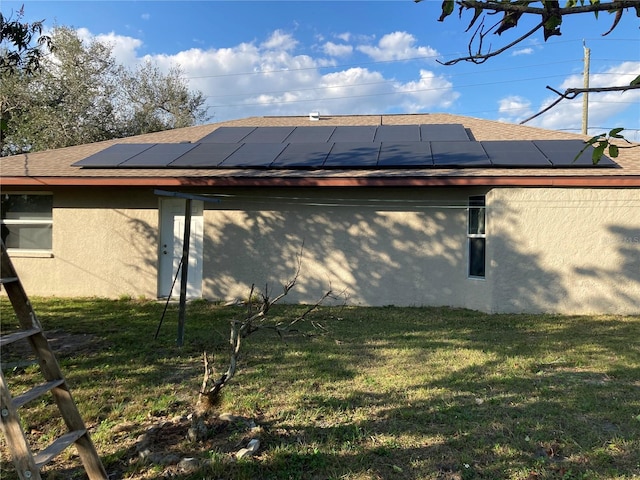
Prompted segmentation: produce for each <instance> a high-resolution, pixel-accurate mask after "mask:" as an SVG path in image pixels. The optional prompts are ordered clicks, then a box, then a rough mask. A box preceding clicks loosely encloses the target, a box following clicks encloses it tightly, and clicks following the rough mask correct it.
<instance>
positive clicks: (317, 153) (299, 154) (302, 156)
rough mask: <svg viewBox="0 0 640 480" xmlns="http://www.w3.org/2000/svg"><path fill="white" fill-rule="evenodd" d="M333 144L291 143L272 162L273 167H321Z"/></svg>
mask: <svg viewBox="0 0 640 480" xmlns="http://www.w3.org/2000/svg"><path fill="white" fill-rule="evenodd" d="M332 146H333V144H331V143H326V142H323V143H290V144H289V146H288V147H287V148H285V149H284V151H283V152H282V153H281V154H280V155H279V156H278V158H276V159H275V161H274V162H273V163H272V164H271V167H272V168H320V167H322V165H323V164H324V161H325V159H326V158H327V155H329V151H330V150H331V147H332Z"/></svg>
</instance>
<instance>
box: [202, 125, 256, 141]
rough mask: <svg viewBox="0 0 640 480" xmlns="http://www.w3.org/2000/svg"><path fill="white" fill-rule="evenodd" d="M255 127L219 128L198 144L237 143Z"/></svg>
mask: <svg viewBox="0 0 640 480" xmlns="http://www.w3.org/2000/svg"><path fill="white" fill-rule="evenodd" d="M255 129H256V127H219V128H218V129H216V130H214V131H213V132H211V133H210V134H209V135H207V136H206V137H204V138H202V139H201V140H199V141H198V143H238V142H240V141H242V139H243V138H244V137H246V136H247V135H249V134H250V133H251V132H253V131H254V130H255Z"/></svg>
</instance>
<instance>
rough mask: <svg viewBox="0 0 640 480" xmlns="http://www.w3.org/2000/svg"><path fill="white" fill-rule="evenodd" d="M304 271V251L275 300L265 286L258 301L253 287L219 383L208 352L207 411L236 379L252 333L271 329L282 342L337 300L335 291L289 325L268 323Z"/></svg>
mask: <svg viewBox="0 0 640 480" xmlns="http://www.w3.org/2000/svg"><path fill="white" fill-rule="evenodd" d="M301 268H302V248H301V250H300V252H299V253H298V256H297V261H296V270H295V272H294V275H293V277H292V278H291V279H290V280H289V281H288V282H286V283H285V284H284V285H283V289H282V292H281V293H280V294H278V295H276V296H275V297H273V298H271V297H270V294H269V286H268V285H267V286H265V289H264V292H262V293H261V294H260V296H259V297H258V298H256V294H255V286H254V285H252V286H251V290H250V294H249V298H248V300H247V310H246V312H245V317H244V318H243V319H241V320H232V321H231V331H230V335H229V364H228V366H227V369H226V371H225V372H224V373H223V374H222V375H220V376H219V377H218V378H217V379H213V377H214V371H213V367H211V366H210V363H209V359H208V356H207V354H206V352H205V353H204V355H203V361H204V368H205V373H204V378H203V381H202V387H201V388H200V394H199V396H198V404H199V405H200V406H201V407H203V409H204V410H207V408H208V407H209V406H213V405H215V404H216V403H217V402H218V400H219V396H220V392H221V391H222V389H223V387H224V386H225V385H226V384H228V383H229V382H230V381H231V379H232V378H233V377H234V376H235V374H236V371H237V366H238V358H239V355H240V350H241V347H242V345H243V339H245V338H247V337H248V336H249V335H251V334H252V333H254V332H256V331H258V330H261V329H268V330H273V331H275V332H276V333H277V334H278V335H279V336H280V338H282V337H283V335H284V334H285V333H288V332H292V331H293V330H292V328H293V327H294V326H296V325H297V324H298V323H300V322H302V321H304V320H306V319H307V317H308V316H309V315H310V314H311V313H312V312H314V311H316V310H317V309H318V308H319V307H320V306H321V305H322V303H323V302H325V301H326V300H327V299H329V298H335V296H334V294H333V291H332V290H331V288H329V290H328V291H327V292H325V293H324V295H322V297H320V299H319V300H318V301H317V302H316V303H314V304H313V305H310V306H309V307H307V308H306V309H305V311H304V312H303V313H302V314H300V315H298V316H297V317H295V318H293V319H292V320H289V321H283V322H275V323H274V322H271V323H269V322H268V314H269V311H270V310H271V307H272V306H273V305H275V304H276V303H278V302H280V301H281V300H282V299H283V298H284V297H286V296H287V295H288V294H289V293H290V292H291V290H292V289H293V288H294V287H295V286H296V284H297V282H298V278H299V277H300V271H301ZM313 326H314V328H318V326H319V324H316V323H314V324H313Z"/></svg>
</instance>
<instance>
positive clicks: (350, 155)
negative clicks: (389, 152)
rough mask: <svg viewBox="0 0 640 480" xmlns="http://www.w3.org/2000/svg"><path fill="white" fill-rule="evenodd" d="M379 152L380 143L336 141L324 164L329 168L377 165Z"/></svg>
mask: <svg viewBox="0 0 640 480" xmlns="http://www.w3.org/2000/svg"><path fill="white" fill-rule="evenodd" d="M379 153H380V144H379V143H371V142H363V143H360V142H358V143H353V142H340V143H335V144H334V145H333V148H332V149H331V152H330V153H329V156H328V157H327V159H326V161H325V162H324V166H325V167H327V168H365V167H369V168H370V167H375V166H376V165H377V164H378V154H379Z"/></svg>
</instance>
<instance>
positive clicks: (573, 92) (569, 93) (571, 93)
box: [520, 84, 640, 125]
mask: <svg viewBox="0 0 640 480" xmlns="http://www.w3.org/2000/svg"><path fill="white" fill-rule="evenodd" d="M637 88H640V84H636V85H625V86H621V87H593V88H567V89H566V90H565V91H564V93H562V92H559V91H558V90H556V89H555V88H552V87H550V86H549V85H547V89H549V90H551V91H552V92H553V93H556V94H557V95H558V96H559V98H557V99H556V100H555V101H554V102H553V103H551V104H550V105H548V106H547V107H545V108H544V109H542V110H540V111H539V112H538V113H536V114H535V115H532V116H530V117H529V118H526V119H524V120H522V121H521V122H520V125H522V124H524V123H527V122H528V121H530V120H533V119H534V118H536V117H539V116H540V115H542V114H543V113H545V112H548V111H549V110H551V109H552V108H553V107H555V106H556V105H557V104H559V103H560V102H561V101H562V100H565V99H567V100H573V99H574V98H576V97H577V96H578V95H580V94H582V93H594V92H595V93H599V92H626V91H627V90H635V89H637Z"/></svg>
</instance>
